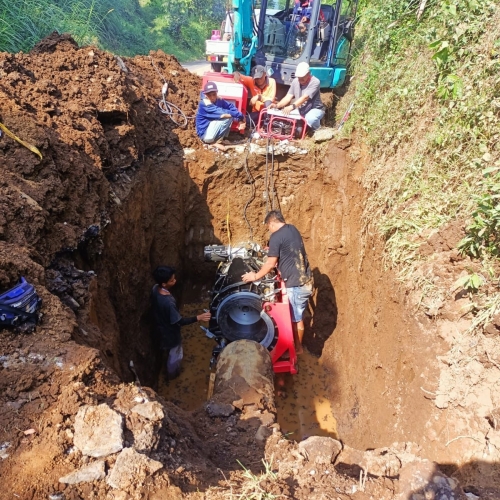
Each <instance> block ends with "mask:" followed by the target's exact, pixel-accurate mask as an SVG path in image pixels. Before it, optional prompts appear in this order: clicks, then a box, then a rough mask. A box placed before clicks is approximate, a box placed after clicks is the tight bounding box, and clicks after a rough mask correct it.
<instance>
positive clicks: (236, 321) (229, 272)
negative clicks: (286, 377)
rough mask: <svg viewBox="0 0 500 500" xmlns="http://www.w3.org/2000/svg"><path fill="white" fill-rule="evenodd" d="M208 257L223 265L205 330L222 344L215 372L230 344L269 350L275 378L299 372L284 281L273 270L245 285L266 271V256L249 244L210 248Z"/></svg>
mask: <svg viewBox="0 0 500 500" xmlns="http://www.w3.org/2000/svg"><path fill="white" fill-rule="evenodd" d="M204 255H205V260H206V261H209V262H218V263H219V266H218V269H217V272H216V276H215V283H214V286H213V289H212V291H211V296H212V298H211V301H210V306H209V307H210V313H211V315H212V318H211V319H210V322H209V327H208V329H204V330H205V333H206V335H207V336H208V337H210V338H213V339H214V340H215V341H216V342H217V346H216V347H215V348H214V349H213V351H212V359H211V361H210V365H211V367H212V368H213V367H214V366H215V364H216V362H217V357H218V355H219V354H220V352H221V351H222V350H223V349H224V348H225V346H226V345H227V344H229V343H230V342H235V341H238V340H253V341H254V342H258V343H259V344H261V345H262V346H263V347H265V348H266V349H267V350H268V351H269V353H270V355H271V361H272V363H273V369H274V372H275V373H291V374H295V373H297V353H296V351H295V343H294V335H293V329H292V315H291V310H290V303H289V300H288V295H287V291H286V287H285V283H284V282H283V280H282V279H281V276H280V275H279V273H278V272H277V270H273V271H271V272H270V273H269V274H268V275H267V276H265V277H264V278H262V279H260V280H259V281H256V282H254V283H244V282H243V281H241V276H242V275H243V274H245V273H247V272H249V271H258V270H259V269H260V268H261V267H262V264H263V258H264V257H265V255H266V252H265V251H263V250H261V249H260V247H259V246H258V245H256V244H254V243H248V244H243V245H240V246H238V247H232V246H230V245H209V246H206V247H205V249H204Z"/></svg>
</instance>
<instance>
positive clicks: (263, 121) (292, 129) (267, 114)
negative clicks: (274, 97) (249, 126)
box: [257, 108, 307, 141]
mask: <svg viewBox="0 0 500 500" xmlns="http://www.w3.org/2000/svg"><path fill="white" fill-rule="evenodd" d="M306 129H307V123H306V121H305V120H304V118H303V117H302V115H301V114H300V113H299V112H298V111H297V110H294V111H292V112H291V113H290V114H289V115H287V116H285V115H284V114H283V112H282V111H280V110H277V109H268V108H266V109H263V110H262V111H261V112H260V114H259V121H258V122H257V132H258V133H259V135H260V136H261V137H273V138H274V139H279V140H281V141H284V140H289V141H291V140H293V139H303V138H304V137H305V136H306Z"/></svg>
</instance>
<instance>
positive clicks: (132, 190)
mask: <svg viewBox="0 0 500 500" xmlns="http://www.w3.org/2000/svg"><path fill="white" fill-rule="evenodd" d="M152 57H153V61H154V62H155V65H156V68H157V69H158V70H159V71H160V73H162V74H164V75H166V76H167V77H168V79H169V80H171V82H172V85H171V89H172V94H171V96H170V97H171V99H172V101H173V102H174V104H176V105H178V106H180V107H182V109H183V110H184V111H185V112H186V114H188V115H193V114H194V112H195V109H196V103H197V99H198V92H199V87H200V80H199V79H198V78H197V77H194V76H193V75H190V74H189V73H188V72H187V71H185V70H183V69H182V68H181V67H180V66H179V65H178V63H177V61H175V59H174V58H172V57H170V56H166V55H165V54H162V53H160V52H159V53H154V54H152ZM124 64H125V66H126V71H125V70H124V69H123V67H122V63H120V64H118V62H117V60H116V59H115V58H114V57H113V56H112V55H111V54H107V53H103V52H101V51H99V50H98V49H96V48H95V47H82V48H79V47H77V46H76V44H75V43H74V42H73V40H72V39H71V38H70V37H68V36H66V35H65V36H58V35H53V36H51V37H49V38H47V39H46V40H44V41H42V42H41V43H40V44H39V45H38V46H37V47H36V48H35V49H34V50H33V51H32V53H30V54H18V55H11V54H0V76H1V77H2V83H1V85H0V97H1V99H0V112H1V121H2V123H6V124H7V125H8V126H9V127H10V128H11V129H12V131H13V132H14V133H17V134H19V135H20V136H23V138H25V139H29V140H30V141H32V142H33V143H34V144H36V145H37V147H39V148H40V150H41V152H42V155H43V159H42V160H39V159H38V157H37V156H36V155H34V154H33V153H32V152H30V151H28V150H27V149H25V148H23V147H22V146H20V145H18V144H17V143H15V142H13V141H10V139H9V140H7V139H6V138H2V143H1V153H2V155H3V156H4V159H5V162H4V164H5V165H6V166H7V168H5V169H4V170H3V171H2V172H1V181H2V182H1V184H0V192H1V195H2V196H1V197H0V207H1V209H2V210H1V213H0V262H1V264H2V266H1V273H0V285H1V286H2V289H4V288H7V287H8V286H11V285H12V284H13V283H14V282H15V280H16V279H17V277H18V276H19V275H21V274H22V275H25V276H27V277H28V278H29V279H30V280H31V281H32V282H33V283H34V284H35V285H36V286H37V290H38V291H39V293H40V295H41V296H42V298H43V299H44V309H43V312H44V319H43V321H42V323H41V324H40V326H39V327H38V328H37V331H36V332H35V334H34V335H33V336H31V337H25V336H16V335H15V334H11V333H8V334H2V336H1V337H0V344H1V349H2V378H1V381H0V388H1V397H2V403H3V405H4V406H3V407H2V408H3V413H1V414H0V424H1V426H0V428H1V432H2V434H1V436H2V437H1V442H0V445H1V450H2V453H4V454H5V453H7V455H9V456H10V455H12V456H11V457H10V458H8V460H7V461H6V462H2V463H1V464H0V468H1V470H0V472H1V473H2V477H5V478H6V479H5V482H6V484H9V485H11V487H12V491H18V492H20V493H21V494H22V495H24V497H25V498H46V497H47V494H48V493H50V492H51V491H53V489H51V488H52V484H49V483H47V481H53V482H54V481H55V482H56V484H57V478H58V477H60V476H62V475H64V474H66V473H67V472H68V463H67V462H66V461H65V460H66V458H61V457H70V455H68V453H70V452H69V451H68V450H71V446H72V441H71V437H70V436H71V433H72V432H73V431H72V430H71V429H72V427H71V426H72V424H73V420H74V415H75V414H76V412H77V410H78V408H79V407H80V406H81V405H82V404H91V403H92V404H97V403H102V402H109V403H110V404H111V402H112V401H113V398H114V397H115V396H116V392H117V390H118V384H119V381H118V378H117V377H116V376H115V375H114V374H118V376H119V378H120V379H121V380H122V381H125V382H131V381H133V380H134V375H133V374H132V372H131V371H130V369H129V363H130V361H133V362H134V365H135V367H136V368H137V373H138V376H139V379H140V381H141V383H142V384H143V385H144V386H150V387H156V385H157V382H158V371H159V359H158V356H157V354H158V353H157V352H156V350H155V349H154V346H152V345H151V341H150V335H149V332H150V324H149V315H148V304H149V293H150V290H151V287H152V284H153V283H152V278H151V271H152V270H153V269H154V267H155V266H156V265H158V264H170V265H174V266H175V267H176V268H177V269H178V280H179V283H180V286H179V287H178V289H177V290H176V295H177V297H178V299H179V302H180V303H181V304H182V307H183V310H184V312H185V314H189V313H190V311H193V310H195V309H196V308H202V307H203V306H204V305H205V304H206V303H207V298H208V291H209V289H210V287H211V285H212V282H213V277H214V272H215V265H214V264H207V263H205V262H204V260H203V248H204V246H205V245H207V244H210V243H222V244H226V243H228V242H229V238H231V241H233V242H237V241H247V240H248V239H249V238H250V237H253V239H254V240H255V241H257V242H258V243H261V244H262V243H265V242H266V240H267V238H268V235H267V234H266V228H265V227H264V225H263V224H262V220H263V217H264V215H265V212H266V210H267V209H268V208H271V207H275V208H279V209H281V210H282V212H283V213H284V215H285V217H286V219H287V221H288V222H290V223H292V224H294V225H296V226H297V227H298V229H299V230H300V232H301V234H302V235H303V238H304V241H305V245H306V249H307V252H308V255H309V259H310V262H311V265H312V268H313V273H314V281H315V285H316V291H315V294H314V296H313V298H312V300H311V304H310V308H309V311H308V315H307V317H306V333H305V346H306V348H307V349H308V350H309V352H310V355H307V356H305V357H303V358H302V359H301V360H300V361H299V363H300V365H299V368H300V370H301V373H300V375H299V376H298V377H296V378H292V377H286V378H285V379H283V383H280V382H279V380H278V384H277V385H278V387H277V396H278V397H277V406H278V410H277V411H278V420H279V421H280V423H281V426H282V428H283V432H284V433H285V434H287V435H288V436H289V437H291V438H292V439H297V440H299V439H300V438H302V437H305V436H307V435H310V434H314V435H317V434H326V435H337V433H338V435H339V436H340V437H341V438H342V440H343V441H344V442H346V443H348V444H349V445H351V446H354V447H356V448H360V449H366V448H376V447H383V446H387V445H390V444H391V443H393V442H396V441H399V442H407V441H413V442H416V443H418V444H419V445H420V447H421V455H422V456H425V457H429V458H431V459H433V460H435V461H438V462H439V463H441V464H451V465H450V470H451V471H453V470H455V464H457V463H459V461H460V459H461V458H460V457H461V456H463V453H464V450H465V448H458V447H457V448H453V452H451V451H450V449H449V448H448V447H447V445H446V442H447V441H448V437H446V439H443V438H442V436H443V435H445V434H446V433H447V432H448V422H447V421H446V415H444V413H440V412H439V410H438V409H437V408H436V406H435V405H434V404H433V402H432V400H431V399H429V398H425V397H424V396H423V391H422V387H424V388H426V387H429V386H428V385H427V383H428V382H429V383H431V382H432V383H434V381H435V380H436V378H437V375H436V372H437V371H438V368H437V365H436V363H432V362H430V360H431V359H432V360H433V359H434V357H435V355H436V354H437V352H438V351H439V350H441V351H443V352H445V346H441V345H440V344H439V343H440V341H439V340H436V338H434V336H433V330H432V324H431V321H430V320H428V319H426V318H425V317H424V316H423V315H421V314H420V315H418V316H416V315H415V314H414V312H413V311H412V310H410V309H409V308H408V307H407V303H406V293H407V292H406V291H405V290H404V289H403V288H399V287H398V285H397V282H396V280H395V278H394V276H393V274H392V273H390V272H388V271H386V270H385V269H384V265H383V262H382V242H381V241H380V240H379V239H378V238H377V236H376V235H375V234H372V233H371V232H370V224H369V221H366V220H365V221H362V220H361V216H362V211H363V210H362V209H363V202H364V199H365V196H366V193H365V192H364V190H363V188H362V186H361V177H362V175H363V170H364V167H365V163H366V162H367V161H369V159H367V158H365V156H364V154H363V151H361V150H360V149H359V147H358V146H356V145H355V144H351V143H350V142H349V141H346V140H343V141H331V142H329V143H326V144H323V145H313V144H310V146H309V151H308V153H307V154H306V155H302V154H299V153H297V152H296V153H295V154H287V155H276V157H275V163H274V170H273V172H272V179H273V180H272V182H271V183H269V182H268V183H267V187H266V179H268V180H269V179H270V176H269V175H270V172H269V168H270V166H269V164H268V165H267V166H266V159H265V157H264V156H262V155H260V154H251V155H249V156H248V157H247V156H246V155H245V154H242V153H238V152H230V153H228V154H226V155H215V154H214V153H213V152H210V151H207V150H206V149H203V147H202V146H201V144H200V143H199V141H198V140H197V138H196V136H195V134H194V131H193V125H192V123H190V124H189V126H188V128H187V130H180V129H177V128H175V127H174V125H173V124H172V123H171V122H169V121H168V119H167V118H166V117H165V116H163V115H161V113H160V112H159V111H158V108H157V101H156V99H157V98H158V97H159V95H160V90H161V85H162V81H161V79H160V78H159V76H158V72H157V71H156V69H155V68H154V67H153V65H152V60H151V59H150V58H148V57H136V58H134V59H126V60H125V62H124ZM28 103H29V104H28ZM266 170H267V173H266ZM245 207H246V209H245ZM228 225H229V229H230V231H229V232H228ZM185 335H186V339H187V344H188V346H190V345H191V344H190V342H191V341H192V342H193V349H191V347H189V349H187V351H188V352H187V353H186V359H185V365H188V366H189V368H190V369H192V370H193V372H196V373H195V374H196V376H197V377H198V378H196V379H190V378H187V379H184V382H183V378H182V376H181V378H180V379H179V381H178V382H176V384H177V385H174V384H172V385H171V386H169V387H168V388H166V387H164V386H162V383H160V386H159V390H160V392H161V393H162V394H163V395H164V396H165V397H166V398H167V399H168V400H170V401H173V402H174V403H178V404H179V405H180V406H181V407H184V408H186V409H188V410H190V412H189V413H185V412H183V411H182V410H180V409H179V408H177V407H175V406H174V405H172V404H168V403H167V407H168V409H169V412H170V416H171V417H172V419H173V420H175V425H174V424H171V429H170V431H169V432H170V434H169V436H170V437H169V439H170V441H169V442H170V443H172V441H175V440H174V439H173V437H172V436H176V439H184V437H186V436H187V437H186V441H187V443H184V444H182V445H179V444H178V443H176V445H177V446H179V447H180V449H181V450H182V452H181V451H179V452H178V451H175V453H174V452H173V451H168V450H167V451H165V455H164V456H162V457H163V458H162V459H163V460H164V462H165V464H167V465H168V471H169V474H172V477H174V478H175V481H177V484H178V485H180V487H182V488H183V491H195V490H196V489H197V488H198V487H200V488H206V487H208V486H209V485H212V484H216V483H217V479H216V477H215V476H216V475H217V474H216V473H215V472H214V471H213V469H211V467H212V466H213V465H214V464H215V465H216V466H217V467H220V468H221V470H225V471H228V470H231V471H234V470H237V469H238V466H237V463H236V459H238V458H242V457H244V458H245V460H247V459H248V460H249V462H248V465H249V467H250V468H251V470H253V471H254V472H257V471H259V470H261V469H262V463H261V461H260V460H261V458H262V457H263V456H265V453H264V445H263V444H262V443H261V444H260V445H258V446H256V447H254V448H249V449H248V450H247V449H246V442H243V441H242V439H241V438H240V436H239V434H238V433H239V432H240V430H238V432H237V433H236V435H235V436H233V437H228V438H227V441H225V440H224V441H220V438H217V440H219V441H217V440H215V438H214V434H215V435H217V433H214V432H213V429H212V428H211V426H212V425H213V422H212V421H209V420H207V418H208V417H207V416H206V415H205V412H204V411H203V410H199V409H198V410H196V408H201V407H202V405H203V403H204V402H205V399H206V396H205V394H206V391H205V388H206V387H207V386H208V381H207V376H208V359H209V357H210V351H211V347H212V341H209V340H207V339H205V338H204V337H203V334H202V332H201V330H200V331H198V330H196V328H195V327H192V328H191V330H187V331H186V332H185ZM73 341H76V344H75V343H74V342H73ZM89 347H90V348H93V349H89ZM441 347H442V349H441ZM30 356H31V358H30ZM109 368H111V369H112V370H111V371H110V370H109ZM186 380H189V381H191V380H192V382H189V383H186ZM299 380H300V382H298V381H299ZM301 384H302V385H301ZM315 384H316V386H315ZM89 388H91V389H89ZM123 390H124V389H123ZM125 392H126V391H125ZM280 393H281V394H280ZM120 394H122V390H121V389H120ZM122 396H123V394H122ZM282 396H285V397H282ZM117 399H120V398H117ZM12 409H14V411H12ZM290 413H291V415H287V414H290ZM284 415H285V416H290V419H289V420H288V421H287V420H285V419H283V416H284ZM332 415H335V420H336V425H335V421H334V419H333V416H332ZM443 415H444V416H443ZM280 419H282V420H280ZM254 420H255V418H254V417H253V416H250V417H249V419H248V422H247V423H246V424H245V425H247V426H248V428H245V429H243V431H241V432H248V429H252V430H253V431H254V430H255V426H258V425H259V424H258V422H256V421H254ZM169 425H170V423H169ZM218 425H219V424H218ZM222 425H223V424H220V426H219V428H218V429H222ZM287 426H288V427H287ZM31 427H33V428H35V427H36V429H35V437H30V436H33V433H29V434H24V432H23V431H24V430H30V428H31ZM194 428H196V431H195V430H194ZM172 429H174V430H172ZM175 429H177V430H175ZM179 429H180V430H179ZM466 431H467V430H465V431H464V432H466ZM218 432H219V431H218ZM457 432H460V430H458V429H457ZM290 433H291V434H290ZM233 434H234V432H233ZM246 435H247V434H245V436H246ZM179 436H182V437H179ZM288 436H287V437H288ZM30 440H31V441H30ZM202 441H203V442H202ZM6 442H8V443H9V448H8V449H10V450H15V453H14V452H12V451H9V452H5V449H4V447H3V446H4V443H6ZM193 443H194V444H193ZM456 444H457V445H458V444H460V445H463V446H464V447H466V445H467V443H466V442H465V440H464V441H462V442H460V443H456ZM454 445H455V443H454ZM171 446H172V448H171V450H174V445H173V444H171ZM42 449H43V450H44V453H40V450H42ZM193 450H194V451H193ZM289 451H290V450H289ZM176 453H177V455H176ZM181 453H184V455H182V457H188V460H190V461H191V465H192V470H190V471H189V472H188V473H186V472H185V471H182V470H181V471H180V472H179V470H180V469H181V468H182V467H180V464H181V462H180V459H179V456H178V454H181ZM71 456H72V455H71ZM252 458H253V459H254V461H252ZM282 458H283V457H282ZM2 460H3V457H2ZM68 460H73V463H78V462H76V461H77V459H76V458H68ZM210 461H211V462H210ZM246 463H247V462H246ZM26 464H29V466H26ZM113 464H114V462H113V461H112V460H111V461H110V462H109V463H108V465H107V466H108V467H110V466H112V465H113ZM193 464H194V465H193ZM167 465H166V467H167ZM358 469H359V468H358ZM358 469H356V470H357V472H358V473H359V470H358ZM21 470H22V474H21V473H20V471H21ZM171 471H174V472H171ZM297 474H298V473H297ZM49 476H50V479H47V477H49ZM177 476H178V477H177ZM26 478H30V479H26ZM325 478H326V476H324V477H323V479H321V481H324V482H325V484H326V481H327V479H325ZM476 478H477V476H476ZM219 479H220V478H219ZM317 480H318V481H319V478H318V479H317ZM318 484H319V483H318ZM99 487H100V488H101V489H100V490H99V491H98V493H96V495H97V496H96V498H105V488H104V486H102V485H101V486H99ZM226 487H227V485H226ZM15 488H18V489H15ZM23 488H24V489H23ZM96 488H97V486H96ZM190 488H191V489H190ZM283 488H285V489H286V488H287V487H286V486H283ZM285 489H284V490H283V491H285ZM90 490H91V489H90ZM90 490H89V491H90ZM306 490H307V491H306ZM96 491H97V489H96ZM286 491H289V490H286ZM290 491H291V490H290ZM308 491H309V490H308V489H307V488H305V489H303V490H301V494H300V495H299V496H297V498H308ZM103 492H104V493H103ZM87 493H88V492H87ZM89 494H90V493H89ZM332 494H334V493H332ZM75 495H76V493H75ZM79 495H81V496H80V497H78V496H74V498H81V497H82V496H83V497H85V495H86V494H84V493H81V492H80V493H79ZM99 495H101V496H99ZM102 495H104V496H102ZM293 495H294V493H293V491H292V493H290V496H291V497H293ZM0 496H1V494H0ZM87 496H88V495H87ZM375 497H376V498H383V495H381V494H379V495H377V494H376V493H375ZM72 498H73V497H72ZM151 498H153V497H151ZM343 498H344V497H343Z"/></svg>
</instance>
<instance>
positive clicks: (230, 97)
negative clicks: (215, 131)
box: [202, 72, 248, 134]
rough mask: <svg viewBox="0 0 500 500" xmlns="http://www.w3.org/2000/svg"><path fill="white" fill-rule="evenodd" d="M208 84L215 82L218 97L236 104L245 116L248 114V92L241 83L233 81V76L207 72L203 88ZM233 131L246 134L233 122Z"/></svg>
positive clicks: (204, 76)
mask: <svg viewBox="0 0 500 500" xmlns="http://www.w3.org/2000/svg"><path fill="white" fill-rule="evenodd" d="M207 82H215V83H216V85H217V96H218V97H220V98H221V99H224V100H225V101H228V102H230V103H232V104H234V105H235V107H236V108H237V109H238V111H240V112H241V113H243V115H245V114H246V111H247V100H248V90H247V89H246V87H245V86H244V85H242V84H241V83H236V82H235V81H234V79H233V75H230V74H228V73H212V72H206V73H205V74H204V75H203V83H202V88H203V87H204V86H205V83H207ZM231 130H233V131H234V132H240V133H242V134H243V133H244V132H245V131H244V130H239V128H238V122H233V124H232V126H231Z"/></svg>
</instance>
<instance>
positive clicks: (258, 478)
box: [231, 457, 282, 500]
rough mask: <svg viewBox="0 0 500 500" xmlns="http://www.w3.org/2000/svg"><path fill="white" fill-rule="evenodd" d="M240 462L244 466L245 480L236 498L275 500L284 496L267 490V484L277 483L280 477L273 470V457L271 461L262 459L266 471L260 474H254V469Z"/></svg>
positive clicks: (240, 499) (244, 499)
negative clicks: (251, 469)
mask: <svg viewBox="0 0 500 500" xmlns="http://www.w3.org/2000/svg"><path fill="white" fill-rule="evenodd" d="M238 463H239V464H240V466H241V467H242V469H243V471H244V473H243V478H244V479H243V481H242V484H241V491H240V492H239V493H237V494H236V495H235V496H234V498H237V499H238V500H275V499H277V498H280V497H282V495H275V494H274V493H270V492H269V491H267V488H266V486H267V485H268V484H269V483H271V484H272V483H275V482H276V480H277V479H278V474H277V473H276V472H273V458H272V457H271V459H270V460H269V462H268V461H267V460H265V459H262V463H263V465H264V472H262V473H261V474H259V475H256V474H254V473H253V472H252V471H250V470H249V469H247V468H246V467H245V466H244V465H243V464H242V463H241V462H240V461H239V460H238ZM232 499H233V493H232V492H231V500H232Z"/></svg>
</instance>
